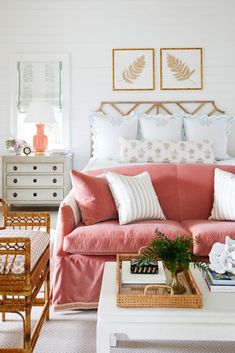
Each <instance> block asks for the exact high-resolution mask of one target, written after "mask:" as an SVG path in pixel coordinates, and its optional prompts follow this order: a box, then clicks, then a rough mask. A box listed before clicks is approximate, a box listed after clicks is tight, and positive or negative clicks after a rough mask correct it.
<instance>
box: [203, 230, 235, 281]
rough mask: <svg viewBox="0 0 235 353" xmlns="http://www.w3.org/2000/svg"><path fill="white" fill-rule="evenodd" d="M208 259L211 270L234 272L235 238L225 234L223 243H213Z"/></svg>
mask: <svg viewBox="0 0 235 353" xmlns="http://www.w3.org/2000/svg"><path fill="white" fill-rule="evenodd" d="M209 260H210V269H211V270H213V271H215V272H217V273H225V272H231V273H233V274H235V240H233V239H231V238H230V237H229V236H227V237H226V238H225V244H222V243H215V244H214V245H213V246H212V248H211V251H210V253H209Z"/></svg>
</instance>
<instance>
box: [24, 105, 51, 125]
mask: <svg viewBox="0 0 235 353" xmlns="http://www.w3.org/2000/svg"><path fill="white" fill-rule="evenodd" d="M24 122H25V123H39V122H40V123H53V122H55V115H54V111H53V108H52V105H51V104H50V103H48V102H31V103H30V104H29V107H28V110H27V112H26V118H25V120H24Z"/></svg>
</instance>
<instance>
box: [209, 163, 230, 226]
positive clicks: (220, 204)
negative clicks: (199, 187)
mask: <svg viewBox="0 0 235 353" xmlns="http://www.w3.org/2000/svg"><path fill="white" fill-rule="evenodd" d="M210 219H212V220H218V221H220V220H222V221H235V174H233V173H229V172H225V171H224V170H221V169H219V168H216V169H215V176H214V204H213V209H212V211H211V216H210Z"/></svg>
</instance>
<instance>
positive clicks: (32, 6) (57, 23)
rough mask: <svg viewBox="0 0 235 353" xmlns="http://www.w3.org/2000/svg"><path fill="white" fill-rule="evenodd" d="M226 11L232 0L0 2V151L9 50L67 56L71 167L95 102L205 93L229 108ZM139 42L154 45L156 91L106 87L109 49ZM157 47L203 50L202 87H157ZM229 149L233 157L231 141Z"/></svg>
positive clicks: (234, 108) (233, 74) (230, 17)
mask: <svg viewBox="0 0 235 353" xmlns="http://www.w3.org/2000/svg"><path fill="white" fill-rule="evenodd" d="M234 14H235V1H234V0H223V1H221V0H141V1H140V0H106V1H104V0H103V1H101V0H84V1H81V0H40V1H38V0H20V1H19V0H7V1H6V0H0V152H4V140H5V139H6V138H8V137H9V134H10V131H9V127H10V124H9V116H10V113H9V98H10V86H9V68H10V66H9V58H10V54H11V53H13V52H48V53H53V52H68V53H69V54H70V65H71V70H70V82H71V84H70V90H71V91H70V97H71V99H70V112H71V116H70V119H71V128H70V132H71V148H72V150H73V151H74V152H75V167H78V168H81V167H83V166H84V164H85V163H86V162H87V159H88V157H89V146H90V144H89V138H90V133H89V122H88V115H89V112H90V111H91V110H94V109H96V108H97V107H98V104H99V102H100V100H104V99H105V100H109V99H113V100H131V99H133V100H141V99H143V100H144V99H204V98H205V99H206V98H210V99H215V100H216V102H217V104H218V106H219V107H221V108H222V109H225V110H226V111H227V112H228V113H235V37H234V33H235V21H234ZM141 47H145V48H146V47H150V48H151V47H152V48H155V50H156V87H157V89H156V90H155V91H146V92H143V91H139V92H128V91H126V92H113V91H112V65H111V64H112V62H111V55H112V48H141ZM161 47H202V48H203V60H204V65H203V66H204V89H203V90H202V91H160V90H159V49H160V48H161ZM234 130H235V128H234ZM233 136H235V131H233ZM230 140H231V139H230ZM230 150H232V152H233V154H234V155H235V141H234V143H233V145H232V143H231V141H230Z"/></svg>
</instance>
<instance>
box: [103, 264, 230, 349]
mask: <svg viewBox="0 0 235 353" xmlns="http://www.w3.org/2000/svg"><path fill="white" fill-rule="evenodd" d="M192 273H193V276H194V278H195V280H196V282H197V284H198V286H199V288H200V290H201V292H202V294H203V308H202V309H173V308H154V309H153V308H147V309H146V308H144V309H142V308H120V307H117V306H116V263H115V262H107V263H106V264H105V269H104V275H103V281H102V288H101V294H100V301H99V308H98V318H97V350H96V352H97V353H109V352H110V346H115V343H116V338H115V334H125V335H126V337H127V338H128V339H131V340H140V339H141V340H148V339H152V340H153V339H155V340H194V341H196V340H200V341H235V293H211V292H210V291H209V289H208V287H207V285H206V283H205V281H204V279H203V278H202V275H201V273H200V272H199V271H198V270H195V269H193V268H192Z"/></svg>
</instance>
